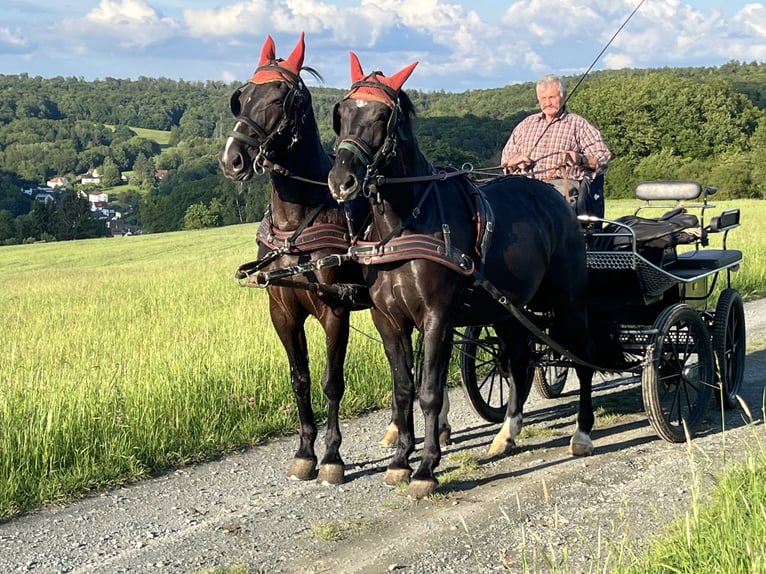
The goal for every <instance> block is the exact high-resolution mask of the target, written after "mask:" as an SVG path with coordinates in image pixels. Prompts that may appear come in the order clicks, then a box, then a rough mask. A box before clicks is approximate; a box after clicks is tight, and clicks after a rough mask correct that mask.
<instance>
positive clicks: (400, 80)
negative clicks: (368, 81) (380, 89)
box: [380, 62, 418, 92]
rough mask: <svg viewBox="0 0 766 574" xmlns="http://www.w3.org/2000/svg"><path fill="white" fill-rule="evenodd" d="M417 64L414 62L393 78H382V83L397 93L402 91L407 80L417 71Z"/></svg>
mask: <svg viewBox="0 0 766 574" xmlns="http://www.w3.org/2000/svg"><path fill="white" fill-rule="evenodd" d="M417 65H418V63H417V62H412V64H410V65H409V66H406V67H404V68H402V69H401V70H399V71H398V72H396V73H395V74H394V75H393V76H389V77H387V78H380V80H381V82H383V83H384V84H386V85H387V86H388V87H389V88H391V89H392V90H394V91H395V92H398V91H399V90H401V89H402V86H403V85H404V82H406V81H407V78H409V77H410V74H412V71H413V70H414V69H415V66H417Z"/></svg>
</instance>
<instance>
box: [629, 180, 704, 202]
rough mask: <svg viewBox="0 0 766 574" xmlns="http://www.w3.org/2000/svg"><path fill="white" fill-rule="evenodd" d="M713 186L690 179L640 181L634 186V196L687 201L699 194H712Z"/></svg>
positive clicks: (652, 199) (651, 199)
mask: <svg viewBox="0 0 766 574" xmlns="http://www.w3.org/2000/svg"><path fill="white" fill-rule="evenodd" d="M715 192H716V188H715V187H704V188H703V187H702V186H701V185H700V184H699V182H696V181H692V180H685V179H682V180H670V181H665V180H659V181H642V182H641V183H639V184H638V185H637V186H636V197H637V198H638V199H643V200H644V201H658V200H659V201H663V200H664V201H688V200H690V199H697V198H698V197H699V196H700V195H703V194H704V195H705V196H707V195H712V194H713V193H715Z"/></svg>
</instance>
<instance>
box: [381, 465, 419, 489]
mask: <svg viewBox="0 0 766 574" xmlns="http://www.w3.org/2000/svg"><path fill="white" fill-rule="evenodd" d="M411 474H412V471H411V470H410V469H409V468H387V469H386V474H385V476H384V477H383V482H385V483H386V486H396V485H398V484H401V483H403V482H407V481H408V480H409V479H410V475H411Z"/></svg>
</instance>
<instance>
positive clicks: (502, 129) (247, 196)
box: [0, 61, 766, 245]
mask: <svg viewBox="0 0 766 574" xmlns="http://www.w3.org/2000/svg"><path fill="white" fill-rule="evenodd" d="M565 80H566V83H567V85H568V87H569V89H570V91H572V89H573V88H574V87H575V86H577V89H575V90H574V92H573V93H572V94H571V97H570V99H569V100H568V108H569V109H570V110H571V111H573V112H576V113H579V114H582V115H584V116H585V117H586V118H588V119H589V120H590V121H591V122H592V123H593V124H595V125H596V126H597V127H598V128H599V129H600V130H601V131H602V133H603V135H604V137H605V138H606V140H607V142H608V144H609V146H610V148H611V149H612V151H613V154H614V159H613V160H612V162H611V164H610V167H609V170H608V172H607V175H606V185H605V189H606V196H607V198H610V197H613V198H621V197H630V196H632V193H633V189H634V188H635V185H636V184H637V183H638V182H639V181H644V180H650V179H694V180H697V181H700V183H702V184H703V185H715V186H717V187H718V189H719V195H718V197H721V198H726V199H729V198H761V199H763V198H766V120H765V119H764V108H766V64H764V63H757V62H751V63H744V62H735V61H732V62H729V63H727V64H725V65H723V66H719V67H699V68H659V69H625V70H612V71H601V72H595V73H592V74H590V75H589V76H587V77H586V78H581V77H579V76H572V77H567V78H565ZM581 80H582V81H581ZM238 86H239V84H238V83H231V84H226V83H223V82H185V81H177V80H170V79H167V78H146V77H141V78H138V79H135V80H127V79H114V78H106V79H103V80H94V81H85V80H83V79H79V78H72V77H69V78H64V77H55V78H42V77H31V76H28V75H26V74H21V75H0V245H2V244H15V243H21V242H30V241H37V240H54V239H55V240H65V239H76V238H81V237H93V236H97V235H103V234H104V228H103V225H95V224H94V222H93V221H92V220H90V214H89V204H88V202H87V199H85V198H83V197H82V195H80V194H78V193H76V192H77V190H78V189H79V188H80V187H82V186H81V185H80V184H79V183H78V182H77V179H76V178H77V177H78V176H79V175H82V174H84V173H88V172H91V171H92V170H94V169H96V170H98V172H99V174H100V175H101V186H102V188H103V189H104V190H105V191H106V192H107V193H108V194H109V201H110V203H113V204H114V205H116V206H119V207H120V208H121V209H122V213H123V214H124V219H125V221H126V222H128V223H130V224H133V225H135V226H137V227H139V228H140V229H141V230H142V231H143V232H144V233H159V232H164V231H175V230H181V229H190V228H199V227H211V226H220V225H230V224H235V223H243V222H252V221H257V220H259V219H260V218H261V217H262V214H263V212H264V210H265V208H266V206H267V203H268V177H267V176H265V175H264V176H260V177H257V178H255V179H254V180H252V181H251V182H247V183H234V182H232V181H229V180H227V179H225V178H224V177H223V176H222V174H221V173H220V170H219V168H218V159H217V158H218V153H219V151H220V149H221V146H222V145H223V143H224V141H225V138H226V137H227V133H228V131H229V130H230V129H231V127H232V126H233V118H232V116H231V113H230V111H229V98H230V96H231V94H232V92H233V91H234V90H235V89H236V88H237V87H238ZM310 90H311V93H312V97H313V100H314V107H315V111H316V115H317V121H318V123H319V126H320V133H321V136H322V141H323V143H324V145H325V147H326V149H327V150H328V153H329V151H330V150H331V149H332V145H333V141H334V134H333V132H332V129H331V118H330V115H331V110H332V106H333V104H334V103H335V102H336V101H337V100H338V99H339V98H341V97H342V96H343V95H344V91H343V90H341V89H336V88H328V87H322V86H316V87H315V86H310ZM408 95H409V96H410V98H411V99H412V100H413V102H414V104H415V106H416V109H417V118H416V120H415V124H414V125H415V130H416V136H417V138H418V143H419V145H420V147H421V149H422V150H423V152H424V153H425V155H426V156H427V157H428V158H429V159H430V160H431V161H432V162H433V163H434V164H435V165H439V166H442V165H453V166H458V167H460V166H463V165H464V164H466V163H470V164H472V165H473V166H475V167H476V168H491V167H494V166H497V164H498V162H499V157H500V151H501V149H502V147H503V144H504V143H505V141H506V139H507V137H508V135H509V134H510V131H511V130H512V129H513V127H514V126H515V125H516V123H518V122H519V121H520V120H521V119H522V118H523V117H525V116H526V115H527V114H529V113H531V112H534V111H537V103H536V100H535V91H534V83H533V82H527V83H522V84H514V85H508V86H504V87H501V88H495V89H485V90H469V91H466V92H462V93H449V92H421V91H417V90H413V91H408ZM158 131H159V132H161V133H162V134H164V136H166V137H165V140H164V141H163V142H160V141H159V140H158V138H157V137H155V135H156V134H157V133H158ZM158 170H162V172H163V177H162V178H159V177H157V173H158ZM55 176H59V177H66V178H67V179H68V181H69V182H70V183H69V185H68V187H67V189H66V190H65V191H64V193H63V194H62V196H61V198H60V200H59V201H57V202H56V203H55V204H53V205H51V204H50V203H45V202H40V201H35V200H34V198H32V197H30V196H29V195H27V194H24V193H23V192H22V190H23V189H25V188H30V187H35V186H40V185H44V184H45V183H46V182H47V181H48V180H50V179H51V178H53V177H55ZM86 191H87V189H86Z"/></svg>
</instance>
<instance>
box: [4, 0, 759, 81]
mask: <svg viewBox="0 0 766 574" xmlns="http://www.w3.org/2000/svg"><path fill="white" fill-rule="evenodd" d="M639 4H640V7H639V8H638V10H637V11H636V12H635V14H634V15H633V16H632V17H631V18H630V19H628V18H629V17H630V15H631V13H632V12H633V11H634V10H635V9H636V7H637V6H639ZM626 21H627V23H626ZM623 24H624V27H623V28H622V30H621V31H619V33H617V32H618V30H620V27H621V26H623ZM301 32H305V35H306V36H305V38H306V40H305V41H306V56H305V60H304V65H308V66H311V67H313V68H315V69H316V70H317V71H319V73H320V74H321V75H322V77H323V82H319V81H317V80H313V79H312V77H311V76H310V75H308V74H304V78H305V80H306V83H307V84H308V85H310V86H311V85H321V86H327V87H334V88H347V87H349V85H350V83H351V81H350V77H349V55H348V54H349V51H353V52H355V53H356V54H357V56H358V57H359V60H360V62H361V64H362V67H363V69H364V71H365V72H371V71H373V70H380V71H382V72H383V73H384V74H386V75H392V74H394V73H395V72H397V71H398V70H400V69H401V68H403V67H405V66H406V65H408V64H409V63H411V62H414V61H417V62H418V66H417V68H416V69H415V71H414V72H413V74H412V76H411V77H410V79H409V80H408V81H407V83H406V85H405V88H409V89H419V90H424V91H446V92H464V91H467V90H475V89H486V88H498V87H502V86H506V85H509V84H515V83H519V82H527V81H534V80H536V79H537V78H538V77H540V76H541V75H543V74H548V73H554V74H559V75H564V76H577V75H581V74H583V73H584V72H585V71H586V70H587V69H588V68H589V67H590V66H591V65H593V69H594V70H602V69H619V68H655V67H686V66H695V67H696V66H719V65H721V64H725V63H726V62H729V61H732V60H736V61H740V62H752V61H758V62H762V61H766V2H747V1H745V0H698V1H684V0H643V2H641V0H518V1H503V0H241V1H238V0H59V1H40V0H3V6H2V9H0V74H22V73H26V74H29V75H30V76H42V77H46V78H50V77H56V76H63V77H76V78H82V79H85V80H95V79H104V78H130V79H136V78H139V77H142V76H143V77H149V78H159V77H164V78H171V79H177V80H187V81H208V80H212V81H224V82H227V83H229V82H235V81H241V82H245V81H246V80H247V79H248V78H249V77H250V76H251V74H252V72H253V70H254V69H255V67H256V66H257V64H258V59H259V56H260V52H261V47H262V46H263V43H264V41H265V40H266V37H267V36H269V35H271V36H272V37H273V38H274V41H275V43H276V49H277V56H278V57H284V58H287V56H289V54H290V52H291V51H292V49H293V47H294V46H295V43H296V42H297V40H298V37H299V35H300V33H301ZM615 34H617V36H616V37H615V38H614V40H613V41H612V42H611V44H610V40H612V38H613V37H614V35H615ZM605 48H606V49H605ZM604 49H605V50H604ZM602 50H604V52H603V55H601V56H600V57H599V54H600V53H601V52H602Z"/></svg>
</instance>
